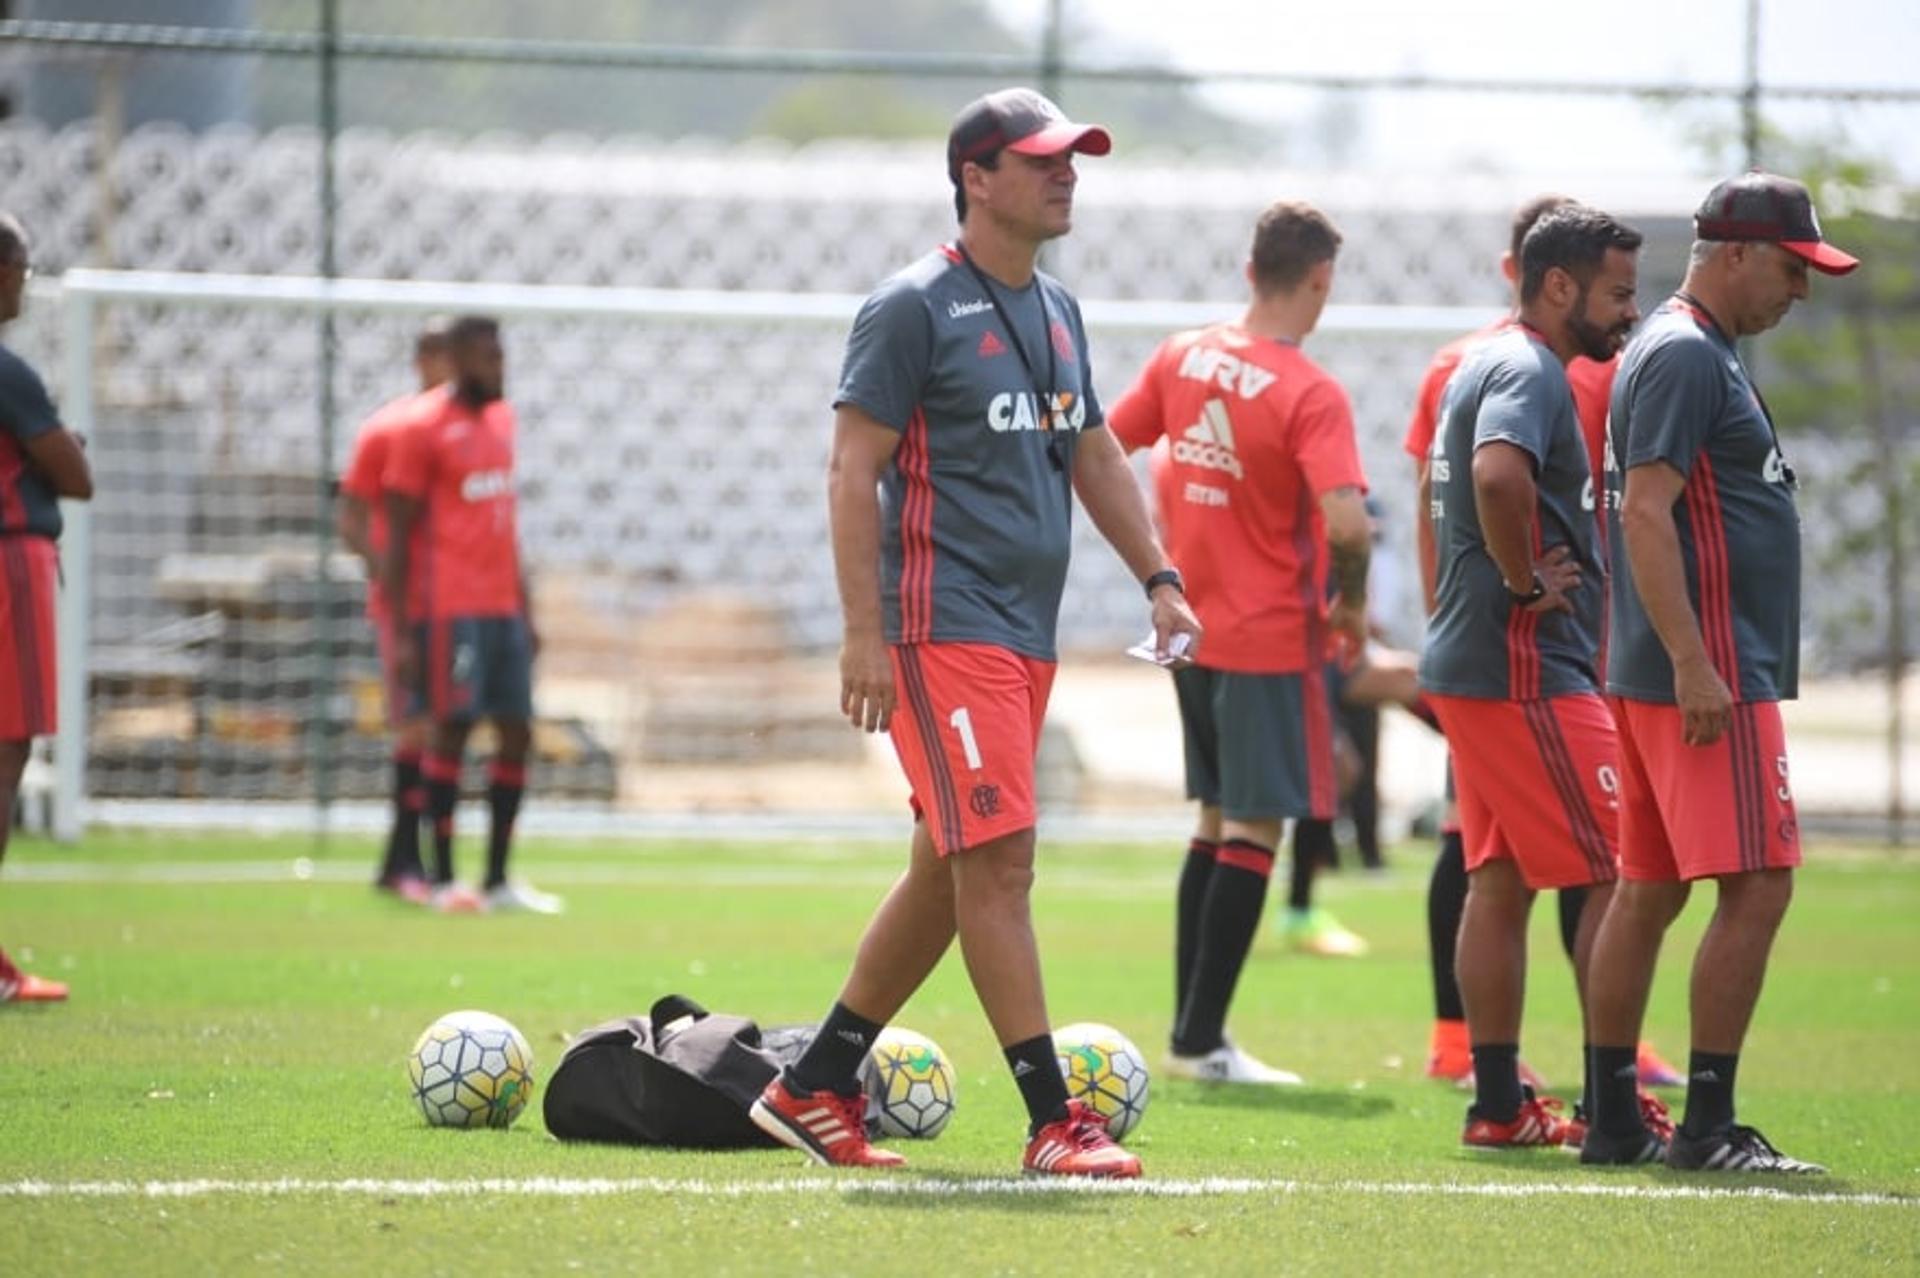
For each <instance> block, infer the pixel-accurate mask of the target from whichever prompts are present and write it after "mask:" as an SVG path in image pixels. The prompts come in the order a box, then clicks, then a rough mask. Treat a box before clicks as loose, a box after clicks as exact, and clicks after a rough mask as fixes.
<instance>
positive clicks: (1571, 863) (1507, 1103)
mask: <svg viewBox="0 0 1920 1278" xmlns="http://www.w3.org/2000/svg"><path fill="white" fill-rule="evenodd" d="M1640 242H1641V237H1640V235H1639V233H1638V232H1637V231H1634V230H1632V229H1631V228H1629V227H1627V226H1624V225H1622V224H1621V223H1620V222H1618V221H1616V220H1615V219H1613V218H1612V217H1609V216H1608V215H1607V214H1605V213H1602V212H1600V211H1598V210H1596V209H1591V208H1587V207H1585V206H1582V205H1567V206H1564V207H1562V208H1559V209H1555V210H1553V211H1552V212H1550V213H1547V214H1546V215H1545V216H1543V217H1541V218H1540V220H1539V221H1538V222H1537V223H1536V224H1535V226H1534V228H1533V229H1532V230H1531V231H1529V232H1528V233H1527V237H1526V240H1525V242H1524V244H1523V245H1522V248H1521V279H1520V307H1519V312H1518V316H1517V320H1518V322H1517V323H1516V324H1515V325H1514V326H1513V327H1512V328H1511V329H1509V330H1508V331H1506V332H1503V333H1500V334H1498V335H1497V336H1493V337H1490V338H1489V339H1487V340H1486V341H1485V342H1483V343H1482V344H1481V345H1479V346H1478V347H1476V348H1475V349H1474V350H1473V351H1472V352H1471V353H1470V354H1469V355H1468V356H1467V358H1466V359H1465V360H1464V361H1463V362H1462V364H1461V366H1460V370H1459V372H1457V373H1456V374H1455V375H1454V377H1453V379H1452V380H1451V381H1450V382H1449V383H1448V384H1447V389H1446V393H1445V395H1444V397H1443V399H1442V404H1441V412H1440V428H1439V431H1438V432H1437V434H1436V435H1435V437H1434V442H1433V449H1432V452H1431V454H1430V455H1429V458H1428V471H1429V478H1430V482H1431V486H1432V492H1433V502H1432V507H1431V511H1430V514H1431V517H1432V519H1433V522H1434V542H1435V549H1436V554H1437V560H1438V569H1439V577H1438V582H1437V586H1436V592H1435V594H1436V607H1435V610H1434V614H1433V620H1432V624H1431V627H1430V629H1429V632H1428V642H1427V649H1426V654H1425V656H1424V657H1423V658H1422V660H1421V663H1420V681H1421V686H1422V687H1423V688H1424V689H1425V690H1426V692H1427V695H1428V699H1429V700H1430V702H1431V703H1432V705H1433V708H1434V712H1435V714H1436V715H1438V717H1439V719H1440V724H1441V727H1442V728H1443V729H1444V730H1445V731H1446V734H1447V740H1448V742H1449V743H1450V745H1451V746H1452V749H1453V762H1454V781H1455V784H1456V786H1457V788H1458V791H1459V802H1460V820H1461V825H1462V827H1463V834H1464V838H1465V845H1466V860H1467V872H1468V884H1469V886H1468V890H1467V907H1466V913H1465V917H1464V918H1463V920H1462V924H1461V929H1460V945H1459V956H1458V960H1457V964H1458V973H1459V980H1460V992H1461V995H1462V998H1463V1001H1464V1003H1465V1006H1466V1014H1467V1031H1468V1035H1469V1037H1470V1039H1471V1042H1472V1052H1473V1068H1474V1102H1473V1105H1472V1106H1471V1107H1470V1108H1469V1109H1468V1111H1467V1122H1466V1127H1465V1129H1464V1131H1463V1132H1462V1135H1461V1140H1462V1142H1463V1143H1464V1144H1467V1145H1474V1146H1484V1147H1517V1146H1529V1145H1557V1144H1560V1143H1562V1142H1563V1141H1564V1140H1565V1139H1566V1138H1567V1136H1568V1134H1569V1129H1568V1124H1567V1120H1565V1119H1563V1118H1561V1117H1560V1116H1559V1115H1558V1114H1557V1113H1556V1112H1555V1110H1556V1109H1557V1108H1558V1102H1556V1101H1549V1100H1548V1099H1546V1098H1543V1097H1539V1096H1536V1095H1534V1094H1532V1092H1531V1090H1530V1089H1524V1088H1523V1087H1522V1086H1521V1082H1520V1074H1519V1041H1520V1017H1521V1008H1522V1003H1523V1000H1524V993H1525V987H1526V947H1527V919H1528V915H1529V914H1530V912H1531V910H1532V907H1533V898H1534V894H1535V893H1536V892H1538V891H1540V890H1541V889H1543V888H1561V887H1572V886H1587V887H1590V888H1591V889H1592V890H1591V891H1590V892H1589V893H1588V896H1587V901H1586V905H1585V908H1584V909H1583V910H1582V915H1581V920H1580V928H1579V932H1578V938H1577V941H1576V944H1575V952H1574V973H1575V979H1576V981H1577V983H1578V984H1579V986H1580V988H1581V991H1582V1000H1583V1001H1582V1006H1583V1007H1584V996H1585V989H1586V978H1587V958H1588V956H1589V955H1590V953H1591V951H1592V938H1593V934H1594V931H1595V929H1596V928H1597V926H1598V924H1599V921H1600V918H1601V916H1602V915H1603V914H1604V912H1605V908H1606V903H1607V900H1608V898H1609V896H1610V895H1611V890H1612V884H1613V881H1614V879H1615V878H1616V877H1617V875H1618V855H1617V851H1616V847H1617V843H1616V837H1615V829H1614V822H1615V814H1614V811H1613V807H1612V803H1613V792H1614V791H1615V790H1616V789H1617V786H1618V774H1617V766H1618V764H1617V755H1616V747H1615V741H1614V730H1613V720H1612V717H1611V715H1610V714H1609V713H1608V710H1607V706H1606V703H1605V701H1603V700H1602V699H1601V696H1600V687H1599V681H1598V675H1597V670H1596V665H1597V661H1598V656H1599V651H1600V626H1601V617H1602V599H1601V589H1600V583H1601V581H1602V579H1603V575H1604V568H1603V565H1602V564H1601V561H1600V550H1599V544H1598V536H1597V531H1596V523H1595V518H1594V483H1593V472H1592V469H1591V467H1590V465H1589V463H1588V458H1587V448H1586V444H1585V442H1584V440H1583V438H1582V435H1581V430H1580V422H1579V417H1578V414H1577V413H1576V412H1575V408H1574V402H1573V394H1572V391H1571V389H1570V387H1569V385H1568V382H1567V375H1566V365H1567V364H1568V363H1569V362H1570V361H1571V360H1573V359H1574V358H1575V357H1576V356H1579V355H1586V356H1588V357H1589V358H1593V359H1606V358H1608V357H1609V356H1611V355H1612V354H1613V353H1614V352H1615V351H1616V350H1618V349H1619V348H1620V345H1621V344H1622V342H1624V340H1625V338H1626V335H1627V332H1628V331H1629V330H1630V329H1631V328H1632V326H1633V323H1634V321H1635V320H1637V319H1638V318H1639V314H1638V312H1637V311H1636V309H1635V306H1634V286H1635V281H1636V276H1637V261H1636V254H1637V252H1638V250H1639V247H1640Z"/></svg>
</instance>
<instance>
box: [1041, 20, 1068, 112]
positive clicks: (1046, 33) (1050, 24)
mask: <svg viewBox="0 0 1920 1278" xmlns="http://www.w3.org/2000/svg"><path fill="white" fill-rule="evenodd" d="M1065 10H1066V0H1047V25H1046V29H1045V30H1043V31H1042V32H1041V33H1040V92H1042V93H1044V94H1046V95H1047V96H1048V97H1050V98H1052V99H1053V100H1054V101H1055V102H1058V101H1059V100H1060V71H1061V58H1060V50H1061V47H1062V45H1064V44H1065V35H1064V31H1063V28H1064V27H1065V25H1066V12H1065Z"/></svg>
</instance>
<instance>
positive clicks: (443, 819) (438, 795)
mask: <svg viewBox="0 0 1920 1278" xmlns="http://www.w3.org/2000/svg"><path fill="white" fill-rule="evenodd" d="M420 772H421V775H422V777H423V778H424V779H425V781H426V790H427V816H428V818H429V819H431V820H432V822H433V881H434V882H435V883H437V884H447V883H451V882H453V809H454V805H455V804H457V803H459V801H460V760H459V759H457V758H452V757H449V756H447V755H441V754H431V753H429V754H428V755H427V757H426V758H425V759H424V760H422V762H421V765H420Z"/></svg>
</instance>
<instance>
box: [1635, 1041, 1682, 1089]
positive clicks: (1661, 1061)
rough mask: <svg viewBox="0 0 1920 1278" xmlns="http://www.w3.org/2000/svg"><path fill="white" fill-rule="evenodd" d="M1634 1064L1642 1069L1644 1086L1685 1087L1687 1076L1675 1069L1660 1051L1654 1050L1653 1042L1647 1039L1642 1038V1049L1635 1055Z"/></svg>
mask: <svg viewBox="0 0 1920 1278" xmlns="http://www.w3.org/2000/svg"><path fill="white" fill-rule="evenodd" d="M1634 1065H1635V1067H1636V1068H1638V1069H1639V1071H1640V1086H1642V1087H1685V1086H1686V1085H1687V1076H1686V1075H1685V1074H1682V1073H1681V1072H1680V1071H1679V1070H1677V1069H1675V1068H1674V1067H1673V1066H1672V1065H1671V1064H1669V1063H1668V1062H1667V1060H1666V1059H1665V1058H1664V1057H1662V1056H1661V1055H1660V1053H1658V1052H1656V1051H1654V1050H1653V1044H1652V1043H1649V1042H1648V1041H1647V1040H1646V1039H1644V1038H1643V1039H1641V1040H1640V1050H1639V1051H1638V1052H1637V1053H1636V1054H1635V1055H1634Z"/></svg>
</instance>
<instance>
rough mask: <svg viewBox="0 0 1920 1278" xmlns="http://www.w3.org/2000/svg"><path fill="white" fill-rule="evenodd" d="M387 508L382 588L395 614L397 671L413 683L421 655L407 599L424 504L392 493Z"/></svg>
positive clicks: (394, 639)
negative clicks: (415, 535) (409, 622)
mask: <svg viewBox="0 0 1920 1278" xmlns="http://www.w3.org/2000/svg"><path fill="white" fill-rule="evenodd" d="M386 508H387V557H386V562H385V563H383V564H382V565H381V566H380V568H381V572H380V587H381V590H382V591H383V592H384V593H385V595H386V597H387V605H388V607H389V609H390V610H391V612H392V614H393V621H394V624H393V657H394V666H395V667H396V673H397V674H398V675H399V676H400V681H401V683H402V684H403V685H408V684H411V683H412V682H413V679H414V676H415V674H416V673H417V670H418V662H419V657H420V654H418V653H417V652H415V651H414V650H413V631H412V628H411V627H409V626H408V625H407V601H408V600H409V599H411V598H412V597H413V596H412V595H411V594H409V593H408V590H409V586H410V584H411V582H410V578H411V577H412V575H413V563H412V558H413V555H412V551H413V529H414V525H415V524H417V523H419V522H420V511H421V509H422V506H421V503H420V502H418V501H416V500H414V499H413V498H411V497H403V496H401V495H400V494H399V493H396V492H389V493H388V494H387V495H386Z"/></svg>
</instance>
